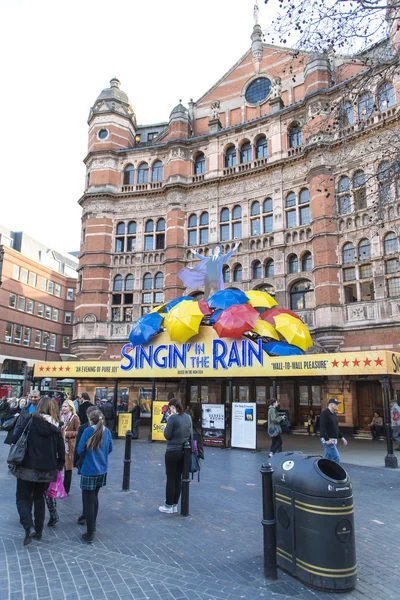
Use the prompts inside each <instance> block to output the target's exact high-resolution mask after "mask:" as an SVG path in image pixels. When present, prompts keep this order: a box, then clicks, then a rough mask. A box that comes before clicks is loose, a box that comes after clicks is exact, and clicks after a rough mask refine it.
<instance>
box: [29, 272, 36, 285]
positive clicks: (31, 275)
mask: <svg viewBox="0 0 400 600" xmlns="http://www.w3.org/2000/svg"><path fill="white" fill-rule="evenodd" d="M36 279H37V277H36V273H29V285H32V286H33V287H36Z"/></svg>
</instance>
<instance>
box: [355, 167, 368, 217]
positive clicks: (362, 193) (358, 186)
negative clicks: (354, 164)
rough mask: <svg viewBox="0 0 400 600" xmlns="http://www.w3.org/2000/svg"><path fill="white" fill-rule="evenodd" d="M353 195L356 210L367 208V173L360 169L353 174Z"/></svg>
mask: <svg viewBox="0 0 400 600" xmlns="http://www.w3.org/2000/svg"><path fill="white" fill-rule="evenodd" d="M353 197H354V207H355V209H356V210H360V209H361V208H367V191H366V188H365V174H364V171H362V170H361V169H359V170H358V171H356V172H355V173H354V175H353Z"/></svg>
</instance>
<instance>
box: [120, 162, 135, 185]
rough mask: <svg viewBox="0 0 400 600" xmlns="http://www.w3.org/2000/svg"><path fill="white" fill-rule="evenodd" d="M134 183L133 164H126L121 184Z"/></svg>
mask: <svg viewBox="0 0 400 600" xmlns="http://www.w3.org/2000/svg"><path fill="white" fill-rule="evenodd" d="M134 183H135V167H134V166H133V165H126V167H125V169H124V183H123V185H133V184H134Z"/></svg>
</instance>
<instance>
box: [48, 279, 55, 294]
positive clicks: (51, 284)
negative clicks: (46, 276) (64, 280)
mask: <svg viewBox="0 0 400 600" xmlns="http://www.w3.org/2000/svg"><path fill="white" fill-rule="evenodd" d="M47 291H48V292H49V294H54V282H53V281H48V282H47Z"/></svg>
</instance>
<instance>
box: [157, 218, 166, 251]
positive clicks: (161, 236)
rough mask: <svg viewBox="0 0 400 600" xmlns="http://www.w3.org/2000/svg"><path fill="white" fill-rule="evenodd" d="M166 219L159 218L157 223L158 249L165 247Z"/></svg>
mask: <svg viewBox="0 0 400 600" xmlns="http://www.w3.org/2000/svg"><path fill="white" fill-rule="evenodd" d="M164 232H165V219H158V221H157V225H156V250H163V249H164V248H165V233H164Z"/></svg>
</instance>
